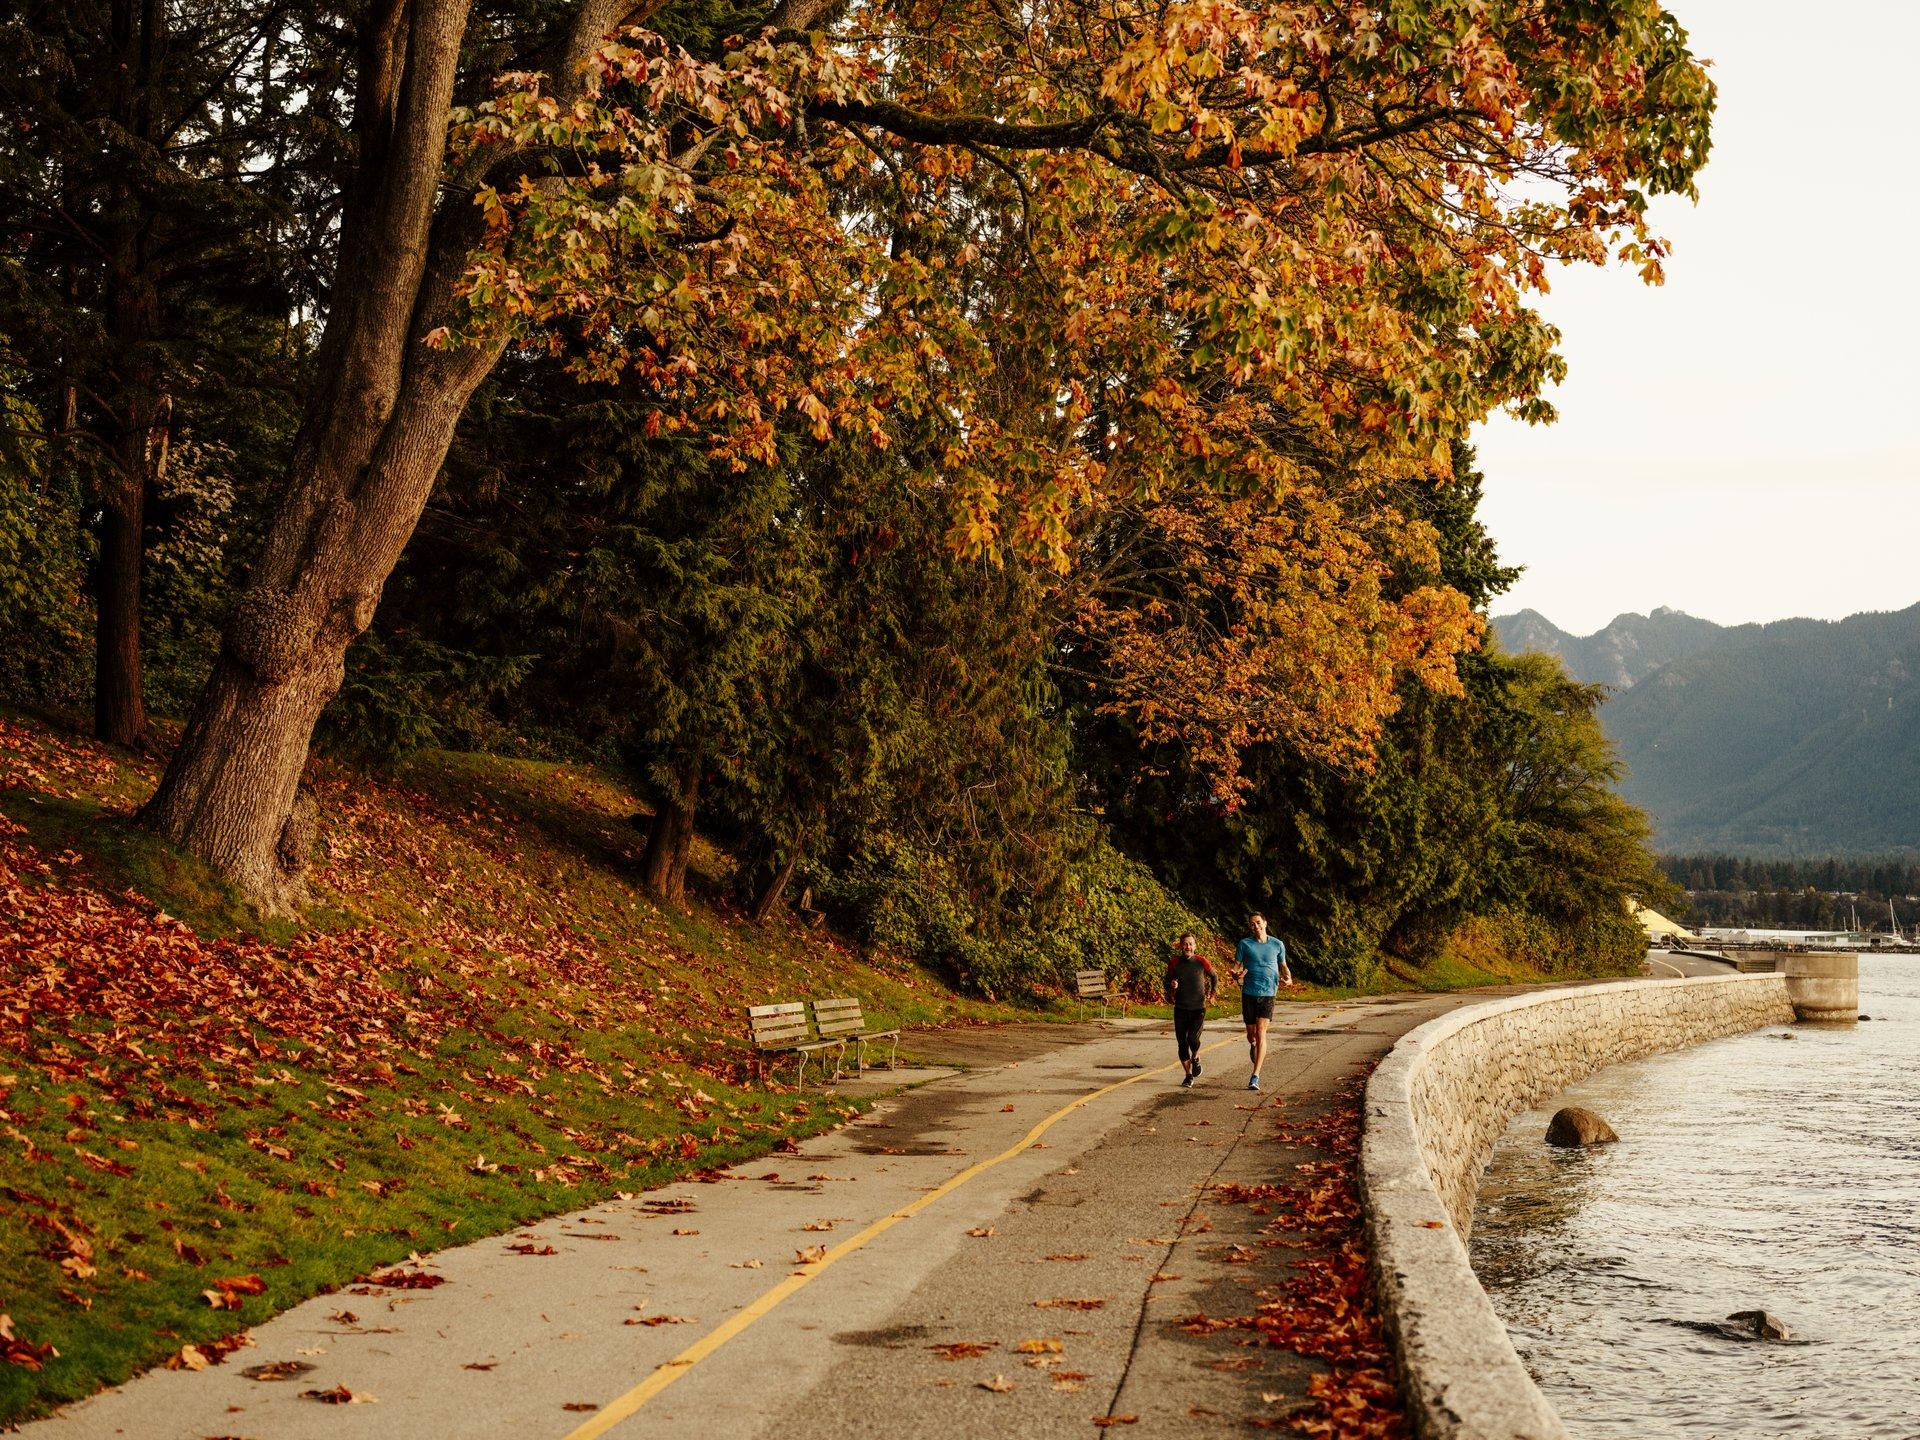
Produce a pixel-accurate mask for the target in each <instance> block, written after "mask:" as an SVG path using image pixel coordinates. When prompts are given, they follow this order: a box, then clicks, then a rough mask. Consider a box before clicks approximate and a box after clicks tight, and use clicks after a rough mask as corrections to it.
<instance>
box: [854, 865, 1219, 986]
mask: <svg viewBox="0 0 1920 1440" xmlns="http://www.w3.org/2000/svg"><path fill="white" fill-rule="evenodd" d="M1081 838H1082V841H1083V844H1084V849H1083V851H1082V853H1081V855H1080V856H1079V857H1078V858H1076V859H1075V860H1074V861H1072V862H1071V863H1070V864H1069V865H1068V867H1067V869H1066V874H1065V879H1064V881H1063V883H1062V884H1061V885H1060V887H1059V888H1058V890H1057V891H1056V892H1055V893H1054V894H1052V895H1049V896H1047V897H1045V898H1044V899H1041V900H1036V901H1033V902H1030V903H1028V904H1026V905H1024V906H1022V907H1020V908H1019V909H1017V910H1014V911H1012V912H1011V913H1008V914H1005V915H1004V916H1002V917H1001V923H1000V924H999V925H997V926H996V925H995V924H993V923H992V922H993V918H994V917H993V916H991V915H990V914H989V913H988V911H987V907H984V906H982V905H980V904H979V903H977V902H976V901H975V899H974V898H973V897H972V896H971V895H969V894H968V893H967V890H966V887H965V886H964V884H963V883H962V882H961V879H960V877H959V874H958V872H957V871H956V869H955V868H954V866H953V865H952V864H951V863H950V862H949V861H948V860H947V859H946V858H945V857H944V856H941V855H938V854H935V853H933V852H931V851H930V850H927V849H925V848H924V847H921V846H916V845H914V844H912V843H910V842H908V841H905V840H902V839H900V838H899V837H896V836H890V835H889V836H881V837H878V838H876V839H874V840H872V841H870V842H869V843H868V845H867V846H866V847H865V849H864V850H863V851H862V852H861V853H860V854H858V855H856V856H855V857H853V858H852V859H851V860H849V861H848V862H846V863H845V864H843V865H841V866H839V867H837V868H836V869H835V870H834V871H833V872H832V873H830V874H827V875H824V876H821V877H819V881H818V886H817V889H818V893H819V895H820V897H821V900H822V903H824V904H825V905H826V906H827V907H828V908H830V909H831V910H833V911H835V912H836V914H837V915H838V917H839V919H840V921H841V923H842V924H843V925H844V926H845V927H846V928H848V929H849V930H851V931H852V932H853V933H855V934H857V935H859V936H860V937H861V938H862V939H864V940H866V941H867V942H869V943H871V944H874V945H880V946H884V947H885V948H887V949H889V950H893V951H895V952H897V953H899V954H901V955H904V956H907V957H908V958H909V959H912V960H915V961H917V962H919V963H920V964H923V965H926V966H928V967H929V968H931V969H934V970H937V971H939V972H940V973H941V974H943V975H945V976H947V977H948V978H949V979H951V980H952V981H953V982H954V983H955V984H956V985H958V986H960V987H962V988H964V989H967V990H971V991H974V992H976V993H979V994H981V995H984V996H986V997H988V998H989V999H998V998H1010V997H1014V996H1022V995H1034V994H1037V993H1042V992H1048V991H1067V990H1071V988H1072V985H1073V976H1074V972H1075V971H1076V970H1083V969H1096V968H1097V969H1102V970H1105V971H1107V972H1108V973H1109V974H1110V975H1112V976H1113V980H1114V983H1115V985H1116V986H1120V987H1124V988H1126V989H1127V990H1128V991H1130V992H1131V993H1133V994H1134V995H1136V996H1139V997H1141V998H1144V999H1155V1000H1157V999H1159V998H1160V981H1161V975H1162V973H1163V971H1164V969H1165V966H1166V959H1167V955H1168V953H1169V951H1170V950H1171V949H1172V947H1173V944H1174V942H1175V941H1176V940H1177V939H1178V938H1179V936H1180V934H1181V932H1182V931H1186V930H1192V931H1195V932H1196V933H1198V934H1201V935H1205V934H1207V927H1206V926H1205V925H1204V924H1203V923H1202V922H1201V920H1200V918H1199V917H1198V916H1196V915H1195V914H1194V913H1193V912H1192V911H1190V910H1188V909H1187V908H1186V907H1185V906H1184V905H1182V904H1180V902H1179V901H1178V900H1177V899H1175V898H1174V896H1173V895H1172V894H1171V893H1170V892H1169V891H1168V890H1167V889H1166V887H1165V886H1163V885H1161V884H1160V882H1159V881H1158V880H1156V879H1154V877H1153V875H1152V873H1151V872H1150V871H1149V870H1148V869H1147V868H1146V867H1145V866H1144V865H1141V864H1139V863H1138V862H1136V861H1134V860H1131V859H1128V858H1127V857H1126V856H1124V855H1122V854H1121V853H1120V852H1119V851H1117V850H1115V849H1114V848H1113V846H1112V845H1111V844H1110V843H1108V841H1107V839H1106V837H1105V836H1104V835H1103V834H1098V833H1092V834H1088V835H1085V836H1083V837H1081Z"/></svg>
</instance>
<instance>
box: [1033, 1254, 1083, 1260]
mask: <svg viewBox="0 0 1920 1440" xmlns="http://www.w3.org/2000/svg"><path fill="white" fill-rule="evenodd" d="M1042 1258H1044V1259H1047V1260H1085V1259H1086V1258H1087V1257H1086V1256H1085V1255H1047V1256H1044V1257H1042Z"/></svg>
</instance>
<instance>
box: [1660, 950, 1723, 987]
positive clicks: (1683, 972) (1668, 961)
mask: <svg viewBox="0 0 1920 1440" xmlns="http://www.w3.org/2000/svg"><path fill="white" fill-rule="evenodd" d="M1738 969H1739V967H1738V966H1736V965H1734V964H1733V963H1732V962H1730V961H1727V960H1705V959H1702V958H1701V957H1700V956H1698V955H1675V954H1673V953H1672V952H1670V951H1666V950H1649V951H1648V952H1647V973H1648V974H1649V975H1653V976H1657V977H1659V978H1662V979H1666V980H1672V979H1674V978H1675V977H1676V976H1693V975H1732V974H1734V973H1735V972H1736V971H1737V970H1738Z"/></svg>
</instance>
